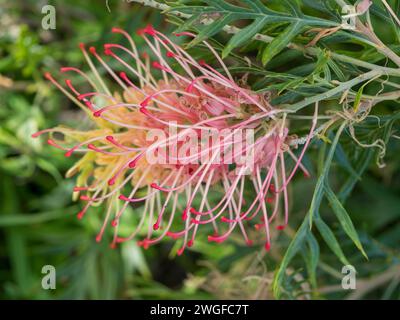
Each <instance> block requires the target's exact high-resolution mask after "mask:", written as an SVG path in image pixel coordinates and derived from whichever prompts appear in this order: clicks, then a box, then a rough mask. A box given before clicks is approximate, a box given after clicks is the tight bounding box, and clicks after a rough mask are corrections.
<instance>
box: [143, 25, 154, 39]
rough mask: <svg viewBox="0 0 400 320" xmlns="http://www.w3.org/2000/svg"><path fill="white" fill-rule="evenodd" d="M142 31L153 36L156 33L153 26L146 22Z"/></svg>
mask: <svg viewBox="0 0 400 320" xmlns="http://www.w3.org/2000/svg"><path fill="white" fill-rule="evenodd" d="M143 32H144V33H146V34H148V35H149V36H153V37H154V36H155V35H156V30H155V29H154V28H153V26H152V25H151V24H148V25H147V26H146V27H145V28H144V29H143Z"/></svg>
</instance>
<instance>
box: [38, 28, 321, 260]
mask: <svg viewBox="0 0 400 320" xmlns="http://www.w3.org/2000/svg"><path fill="white" fill-rule="evenodd" d="M112 31H113V32H114V33H118V34H121V35H123V36H124V37H125V38H126V40H127V41H128V43H129V47H125V46H122V45H120V44H117V43H108V44H105V45H104V52H103V53H104V54H100V53H99V52H98V50H97V49H95V48H94V47H90V48H89V49H87V48H86V47H85V45H83V44H81V45H80V48H81V51H82V53H83V55H84V57H85V59H86V61H87V63H88V65H89V67H90V70H91V72H90V74H89V73H86V72H84V71H82V70H80V69H77V68H73V67H64V68H61V72H62V73H64V74H65V75H68V74H69V73H76V74H78V75H79V76H80V77H82V78H84V80H86V81H87V83H88V85H89V86H90V88H91V89H90V90H89V91H88V92H81V91H79V90H78V89H77V88H76V87H75V86H74V84H73V82H72V80H71V79H69V78H66V79H65V85H61V84H60V83H59V82H58V81H57V80H55V78H53V76H52V75H51V74H49V73H46V75H45V76H46V78H47V79H48V80H50V81H51V82H52V83H53V84H54V85H55V86H56V87H57V88H58V89H60V90H61V91H62V92H63V93H64V94H65V95H66V96H68V97H69V98H70V99H71V100H72V101H73V102H74V103H75V104H76V105H78V106H79V107H80V108H82V110H83V111H84V112H85V113H86V114H87V117H89V118H90V120H91V121H92V123H93V125H92V126H91V127H90V128H86V130H77V129H73V128H66V127H61V126H60V127H56V128H53V129H46V130H42V131H40V132H37V133H35V134H34V135H33V136H34V137H37V136H39V135H41V134H44V133H48V134H49V135H50V137H49V139H48V143H49V144H50V145H52V146H54V147H56V148H59V149H62V150H64V151H65V156H66V157H70V156H72V155H73V154H79V155H81V158H80V160H79V161H78V162H77V163H76V164H75V165H74V166H73V167H72V168H71V169H70V170H69V171H68V172H67V177H71V176H73V175H75V174H76V175H78V178H77V184H76V187H75V188H74V190H73V192H74V197H75V198H78V197H79V198H80V199H81V200H82V201H83V202H84V203H85V205H84V207H83V209H82V210H81V211H80V212H79V213H78V218H79V219H81V218H83V217H84V216H85V214H86V213H87V211H88V209H89V208H90V207H92V206H97V205H101V204H103V203H104V204H106V208H107V209H106V210H105V211H106V212H105V217H104V223H103V225H102V228H101V230H100V232H99V234H98V236H97V238H96V239H97V241H101V239H102V237H103V234H104V232H105V230H106V228H107V227H111V228H114V236H113V241H112V246H115V245H116V244H117V243H119V242H124V241H128V240H131V239H133V238H137V239H139V240H138V242H137V243H138V244H139V245H141V246H143V247H144V248H148V247H149V246H150V245H153V244H156V243H158V242H160V241H161V240H162V239H163V238H164V237H166V236H167V237H170V238H173V239H176V240H177V241H180V242H181V244H182V245H181V247H180V249H179V250H178V254H181V253H182V252H183V250H184V249H185V248H186V247H190V246H192V245H193V244H194V240H195V237H196V235H197V234H198V233H199V230H201V229H204V231H203V230H202V231H201V232H204V233H205V234H207V235H208V240H209V241H211V242H217V243H220V242H223V241H225V240H226V239H227V238H228V236H229V235H231V234H232V232H234V230H236V229H239V230H240V231H239V232H240V233H241V234H242V235H243V238H244V240H245V242H246V243H247V244H251V243H252V240H251V239H250V238H249V235H248V231H247V230H248V228H249V227H253V228H254V227H255V228H256V229H259V230H260V231H262V232H263V234H264V235H263V236H262V238H263V241H264V243H265V248H266V249H267V250H269V248H270V224H271V223H272V222H273V221H274V220H275V219H276V218H278V216H279V212H280V207H281V205H280V204H281V203H282V204H283V210H282V211H283V212H284V214H283V219H281V218H280V219H281V220H283V222H282V223H281V224H279V225H277V226H276V228H277V229H283V228H284V226H286V224H287V221H288V195H287V184H288V183H289V181H290V180H291V179H292V177H293V175H294V173H295V171H296V170H297V168H298V167H300V168H301V169H303V170H304V171H305V173H307V171H306V169H305V168H304V166H303V165H302V164H301V158H302V156H303V155H304V151H305V149H306V147H307V145H308V143H309V140H310V136H311V134H310V135H309V137H308V138H307V141H306V144H305V146H304V148H303V151H302V152H301V155H300V157H299V158H297V157H296V156H295V155H294V153H293V152H292V151H291V150H290V148H289V146H288V139H289V136H288V129H287V123H286V121H285V117H282V115H283V114H284V110H282V109H278V108H274V107H272V106H271V105H270V104H269V103H268V101H266V99H265V98H264V97H263V95H262V94H258V93H256V92H253V91H251V90H250V89H249V88H245V87H243V86H239V85H238V84H237V83H236V82H235V80H234V78H233V77H232V75H231V74H230V72H229V70H228V68H227V66H226V65H225V64H224V62H223V61H222V59H221V58H220V57H219V56H218V54H217V52H216V51H215V49H214V48H213V47H211V46H210V45H209V44H208V43H207V42H204V44H205V46H206V47H207V48H208V50H209V51H210V53H212V54H213V55H214V56H215V58H216V60H217V61H218V63H219V65H220V69H221V71H219V70H217V69H215V68H213V67H212V66H211V65H210V64H208V63H206V62H205V61H197V60H195V59H194V58H193V57H192V56H191V55H190V54H189V53H188V52H187V51H185V50H184V49H183V48H182V47H180V46H179V45H177V44H175V43H174V42H173V41H171V40H170V39H169V38H168V37H167V36H165V35H164V34H163V33H161V32H159V31H157V30H155V29H154V28H153V27H152V26H147V27H145V28H144V29H141V30H139V31H138V35H140V36H141V37H142V38H143V39H144V41H145V42H146V44H147V45H148V48H149V49H150V52H151V53H150V54H147V53H139V51H138V49H137V47H136V45H135V42H134V41H133V39H132V38H131V37H130V35H129V34H128V33H126V32H125V31H123V30H121V29H118V28H114V29H113V30H112ZM176 36H189V37H193V36H194V35H193V34H191V33H181V34H176ZM151 57H152V58H151ZM111 64H112V65H113V66H114V67H111ZM98 66H101V67H102V69H103V70H105V71H106V72H107V74H108V78H111V79H112V80H113V82H114V86H115V85H117V86H118V87H119V90H117V91H113V89H112V88H111V87H109V85H108V84H107V81H106V79H105V78H104V77H103V76H101V73H100V72H99V70H98ZM116 66H117V67H116ZM120 68H122V70H124V71H123V72H117V71H116V69H120ZM314 126H315V123H314V124H313V127H312V129H311V132H312V131H313V128H314ZM54 133H59V134H62V135H63V138H62V139H57V138H56V136H55V135H54ZM285 154H288V155H289V157H291V158H293V160H294V164H295V165H294V168H293V169H292V170H291V172H290V173H289V174H288V175H287V173H286V171H287V170H286V167H285ZM245 192H246V194H253V195H254V196H253V198H251V199H250V201H249V199H248V197H246V199H245V196H244V194H245ZM139 203H143V210H142V216H141V217H140V219H139V220H140V221H139V222H138V223H137V225H135V226H134V230H133V232H132V233H131V234H130V235H127V236H121V234H120V231H119V226H120V224H121V222H122V221H123V215H124V212H126V208H127V207H128V206H129V205H130V204H136V205H137V204H139ZM204 233H203V234H204Z"/></svg>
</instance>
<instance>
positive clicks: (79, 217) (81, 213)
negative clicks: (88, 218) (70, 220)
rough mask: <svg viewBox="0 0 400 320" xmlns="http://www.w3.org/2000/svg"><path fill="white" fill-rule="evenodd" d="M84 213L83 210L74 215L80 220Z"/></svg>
mask: <svg viewBox="0 0 400 320" xmlns="http://www.w3.org/2000/svg"><path fill="white" fill-rule="evenodd" d="M84 214H85V211H83V210H82V211H80V212H79V213H78V214H77V215H76V217H77V218H78V219H79V220H81V219H82V218H83V215H84Z"/></svg>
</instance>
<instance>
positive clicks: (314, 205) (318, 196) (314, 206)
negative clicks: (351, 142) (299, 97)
mask: <svg viewBox="0 0 400 320" xmlns="http://www.w3.org/2000/svg"><path fill="white" fill-rule="evenodd" d="M346 125H347V123H346V122H343V124H342V125H341V126H340V127H339V129H338V131H337V132H336V136H335V139H334V140H333V142H332V145H331V147H330V149H329V153H328V156H327V157H326V159H325V162H324V165H323V168H322V171H321V173H320V176H319V178H318V181H317V185H316V186H315V191H314V194H313V197H312V200H311V205H310V209H309V213H310V214H309V217H310V229H311V227H312V222H313V217H314V215H315V214H316V212H317V211H318V210H319V206H320V204H321V200H322V196H323V195H324V185H325V181H326V180H327V179H328V174H329V169H330V167H331V164H332V159H333V156H334V155H335V151H336V146H337V144H338V142H339V138H340V136H341V135H342V132H343V129H344V127H345V126H346Z"/></svg>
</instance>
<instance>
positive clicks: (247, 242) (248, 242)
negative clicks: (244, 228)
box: [246, 239, 253, 247]
mask: <svg viewBox="0 0 400 320" xmlns="http://www.w3.org/2000/svg"><path fill="white" fill-rule="evenodd" d="M246 244H247V245H248V246H249V247H251V246H252V245H253V241H252V240H250V239H248V240H247V241H246Z"/></svg>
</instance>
